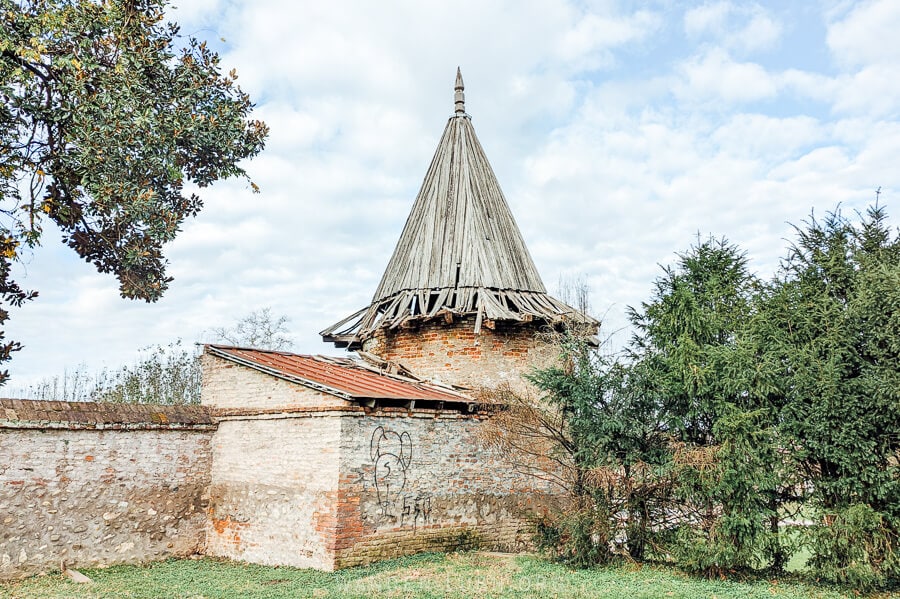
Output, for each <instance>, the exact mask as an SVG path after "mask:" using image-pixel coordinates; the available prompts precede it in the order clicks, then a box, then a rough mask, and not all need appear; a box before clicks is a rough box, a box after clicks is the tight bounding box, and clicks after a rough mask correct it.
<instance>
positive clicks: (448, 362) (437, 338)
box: [364, 317, 556, 389]
mask: <svg viewBox="0 0 900 599" xmlns="http://www.w3.org/2000/svg"><path fill="white" fill-rule="evenodd" d="M539 331H540V327H539V326H538V325H537V324H532V323H502V322H500V323H496V325H495V326H494V328H493V329H491V328H488V327H486V326H482V328H481V331H480V332H479V333H478V334H477V335H476V334H475V320H474V318H473V317H467V318H462V319H458V320H454V321H453V322H451V323H447V322H445V321H444V320H443V319H434V320H430V321H427V322H424V323H419V324H418V326H413V327H408V328H399V329H379V330H378V331H377V333H376V334H375V336H374V337H372V338H371V339H369V340H367V341H366V342H365V346H364V349H365V351H367V352H369V353H372V354H375V355H377V356H378V357H380V358H382V359H384V360H390V361H392V362H399V363H401V364H403V365H404V366H406V367H407V368H408V369H409V370H411V371H412V372H414V373H416V375H417V376H421V377H423V378H426V379H430V380H439V381H440V382H443V383H448V384H454V385H461V386H463V387H470V388H473V389H478V388H480V387H495V386H497V385H500V384H509V385H511V386H512V387H514V388H517V389H524V388H525V387H524V382H523V380H522V377H521V375H522V374H523V373H527V372H529V371H530V370H531V369H533V368H536V367H542V366H546V365H547V364H549V363H551V362H552V360H553V359H554V358H555V357H556V356H555V353H554V349H553V347H552V346H551V345H548V344H547V343H546V342H542V340H541V339H540V337H539V335H538V333H539Z"/></svg>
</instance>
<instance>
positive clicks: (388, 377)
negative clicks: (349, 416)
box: [206, 345, 475, 403]
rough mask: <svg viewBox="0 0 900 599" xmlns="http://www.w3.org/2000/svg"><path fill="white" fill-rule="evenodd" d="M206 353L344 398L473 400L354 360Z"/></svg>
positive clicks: (218, 348)
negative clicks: (380, 370)
mask: <svg viewBox="0 0 900 599" xmlns="http://www.w3.org/2000/svg"><path fill="white" fill-rule="evenodd" d="M206 351H207V353H210V354H212V355H214V356H219V357H221V358H224V359H226V360H229V361H231V362H236V363H238V364H242V365H244V366H248V367H250V368H254V369H256V370H260V371H262V372H265V373H267V374H271V375H273V376H277V377H279V378H282V379H285V380H288V381H291V382H295V383H298V384H301V385H306V386H308V387H312V388H314V389H318V390H319V391H323V392H325V393H330V394H332V395H336V396H338V397H343V398H344V399H348V400H353V401H359V400H367V399H391V400H405V401H414V400H425V401H443V402H456V403H460V402H462V403H475V401H474V400H473V399H472V398H470V397H468V396H467V395H463V394H462V393H459V392H456V391H454V390H452V389H447V388H442V387H438V386H436V385H433V384H429V383H425V382H422V381H415V380H412V379H407V378H405V377H400V376H397V375H392V374H387V373H383V372H379V371H377V370H376V369H374V368H373V367H370V366H368V365H366V364H364V363H362V362H359V361H357V360H351V359H349V358H338V357H331V356H306V355H302V354H292V353H288V352H280V351H268V350H261V349H251V348H244V347H230V346H225V345H207V346H206Z"/></svg>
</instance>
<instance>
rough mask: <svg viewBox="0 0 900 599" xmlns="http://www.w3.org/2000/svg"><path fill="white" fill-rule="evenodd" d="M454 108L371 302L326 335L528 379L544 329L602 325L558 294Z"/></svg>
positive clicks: (416, 363)
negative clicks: (550, 288)
mask: <svg viewBox="0 0 900 599" xmlns="http://www.w3.org/2000/svg"><path fill="white" fill-rule="evenodd" d="M454 104H455V110H454V114H453V115H452V116H451V117H450V119H449V121H448V122H447V126H446V127H445V129H444V133H443V135H442V136H441V140H440V142H439V143H438V147H437V151H435V154H434V158H433V159H432V161H431V166H430V167H429V168H428V172H427V174H426V175H425V180H424V181H423V183H422V187H421V189H420V190H419V194H418V196H417V197H416V201H415V203H414V204H413V207H412V210H411V212H410V214H409V217H408V219H407V221H406V225H405V227H404V228H403V232H402V234H401V235H400V240H399V241H398V242H397V247H396V249H395V250H394V254H393V256H392V257H391V259H390V262H388V265H387V268H386V269H385V271H384V275H383V276H382V278H381V283H380V284H379V285H378V289H377V290H376V291H375V295H374V296H373V298H372V302H371V303H370V304H369V305H368V306H367V307H365V308H363V309H362V310H359V311H358V312H356V313H354V314H352V315H351V316H349V317H347V318H345V319H343V320H341V321H340V322H338V323H336V324H334V325H332V326H331V327H329V328H327V329H325V330H324V331H322V332H321V333H320V334H321V335H322V339H323V340H324V341H326V342H331V343H334V344H335V346H337V347H344V348H347V349H349V350H356V351H362V352H365V353H369V354H373V355H375V356H377V357H379V358H381V359H383V360H388V361H391V362H399V363H400V364H402V365H403V366H404V367H406V368H407V369H408V370H410V371H411V372H412V373H414V374H416V375H417V376H420V377H422V378H426V379H431V380H435V381H440V382H443V383H447V384H454V385H458V386H463V387H469V388H477V387H482V386H493V385H496V384H498V383H501V382H510V383H512V384H513V385H517V384H518V383H519V381H520V380H521V379H520V375H521V374H522V373H524V372H527V371H528V370H529V369H530V368H531V367H533V366H540V365H542V364H546V363H547V361H548V360H551V359H552V358H553V355H552V352H553V349H552V348H551V347H550V346H548V345H547V343H546V342H544V341H542V340H541V339H540V337H539V336H538V333H539V332H540V331H541V330H542V329H547V328H555V329H557V330H559V329H562V328H565V327H567V326H570V325H571V324H573V323H576V322H577V323H580V324H582V325H587V328H588V329H590V332H591V334H593V333H595V332H596V329H597V327H598V326H599V323H598V322H597V321H596V320H594V319H592V318H590V317H587V316H585V315H584V314H581V313H580V312H578V311H577V310H575V309H574V308H572V307H571V306H568V305H567V304H565V303H564V302H562V301H560V300H558V299H556V298H554V297H553V296H551V295H549V294H548V293H547V290H546V288H545V287H544V283H543V282H542V281H541V277H540V275H539V274H538V272H537V269H536V268H535V266H534V261H533V260H532V259H531V255H530V254H529V253H528V248H527V247H526V246H525V242H524V240H523V239H522V234H521V232H520V231H519V228H518V226H517V225H516V222H515V220H514V219H513V216H512V212H511V211H510V209H509V205H508V204H507V202H506V198H505V197H504V195H503V192H502V191H501V189H500V184H499V183H498V181H497V177H496V176H495V175H494V171H493V169H492V168H491V165H490V163H489V162H488V159H487V156H486V155H485V153H484V150H483V149H482V147H481V144H480V143H479V141H478V137H477V136H476V135H475V129H474V128H473V127H472V117H471V116H469V115H468V114H467V113H466V109H465V94H464V86H463V79H462V74H461V73H460V71H459V69H457V72H456V84H455V94H454Z"/></svg>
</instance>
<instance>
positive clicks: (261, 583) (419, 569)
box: [0, 553, 900, 599]
mask: <svg viewBox="0 0 900 599" xmlns="http://www.w3.org/2000/svg"><path fill="white" fill-rule="evenodd" d="M83 572H84V574H86V575H87V576H89V577H90V578H92V579H93V581H94V582H93V583H92V584H75V583H73V582H71V581H69V580H68V579H66V578H63V576H62V575H60V574H59V573H53V574H48V575H45V576H36V577H33V578H29V579H27V580H24V581H21V582H17V583H0V597H8V598H10V599H13V598H15V599H26V598H28V599H31V598H37V597H40V598H42V599H44V598H46V599H61V598H72V599H75V598H77V599H95V598H101V597H102V598H106V597H110V598H112V597H115V598H126V599H132V598H133V599H164V598H183V599H201V598H202V599H220V598H238V597H239V598H249V599H263V598H265V599H278V598H285V599H286V598H295V597H316V598H319V597H347V598H354V597H357V598H360V599H383V598H390V597H422V598H441V599H453V598H460V599H463V598H465V599H468V598H470V597H491V598H501V597H504V598H505V597H510V598H512V597H540V598H541V599H551V598H560V599H568V598H587V597H591V598H604V597H608V598H616V599H619V598H628V599H651V598H652V599H656V598H663V599H668V598H672V599H703V598H706V599H713V598H715V599H763V598H765V599H771V598H772V597H783V598H785V599H812V598H816V599H837V598H850V597H857V596H858V595H856V594H854V593H853V592H852V591H841V590H836V589H830V588H826V587H816V586H809V585H806V584H802V583H799V582H788V581H778V580H753V581H745V582H740V581H729V580H713V581H707V580H697V579H693V578H689V577H687V576H685V575H683V574H680V573H678V572H676V571H674V570H670V569H665V568H655V567H648V566H644V567H637V566H630V567H629V566H621V567H611V568H600V569H594V570H581V571H573V570H569V569H567V568H565V567H563V566H560V565H557V564H553V563H549V562H546V561H544V560H541V559H539V558H535V557H528V556H506V555H496V554H485V553H460V554H450V555H441V554H426V555H419V556H415V557H410V558H405V559H399V560H392V561H388V562H383V563H381V564H377V565H374V566H369V567H367V568H353V569H349V570H343V571H340V572H318V571H315V570H299V569H296V568H286V567H279V568H272V567H264V566H255V565H248V564H240V563H235V562H228V561H222V560H215V559H209V558H204V559H199V560H170V561H166V562H158V563H154V564H150V565H147V566H116V567H113V568H107V569H97V570H83ZM880 597H883V598H886V597H900V595H880Z"/></svg>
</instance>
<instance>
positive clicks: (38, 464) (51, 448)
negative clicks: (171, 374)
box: [0, 406, 212, 579]
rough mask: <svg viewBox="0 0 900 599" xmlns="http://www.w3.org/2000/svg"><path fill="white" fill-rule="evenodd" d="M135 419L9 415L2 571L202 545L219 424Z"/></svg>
mask: <svg viewBox="0 0 900 599" xmlns="http://www.w3.org/2000/svg"><path fill="white" fill-rule="evenodd" d="M0 408H2V406H0ZM0 412H2V409H0ZM101 426H114V425H110V424H108V423H107V424H106V425H101ZM127 426H128V427H130V428H124V429H121V428H120V429H116V428H109V429H97V428H89V427H85V426H84V425H81V424H72V423H58V422H56V423H54V422H49V421H46V420H44V421H27V422H23V421H19V420H16V419H12V420H5V421H3V422H0V456H2V457H3V459H2V461H0V578H3V579H12V578H19V577H22V576H26V575H30V574H35V573H39V572H43V571H48V570H54V569H58V568H59V567H60V564H61V562H62V561H63V560H65V562H66V564H67V565H69V566H72V567H91V566H105V565H112V564H119V563H141V562H148V561H153V560H159V559H164V558H166V557H170V556H182V555H189V554H192V553H197V552H201V551H202V550H203V545H204V533H205V525H206V502H207V495H206V491H207V487H208V484H209V472H210V439H211V437H212V430H211V428H212V427H211V426H197V427H194V429H190V427H188V428H187V429H184V428H183V429H181V430H179V429H177V428H175V429H173V428H169V425H158V426H157V425H139V424H134V423H131V424H129V425H127ZM141 426H143V428H134V427H141ZM154 427H155V428H154Z"/></svg>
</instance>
